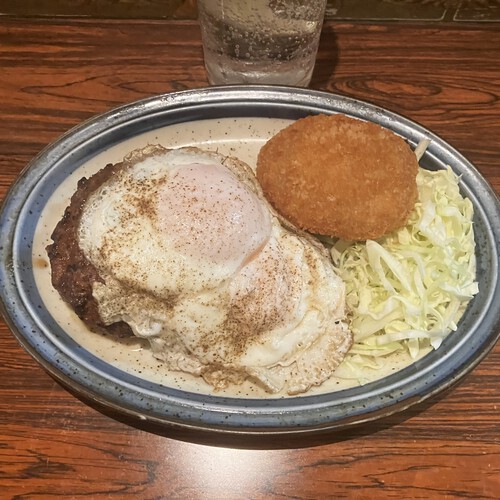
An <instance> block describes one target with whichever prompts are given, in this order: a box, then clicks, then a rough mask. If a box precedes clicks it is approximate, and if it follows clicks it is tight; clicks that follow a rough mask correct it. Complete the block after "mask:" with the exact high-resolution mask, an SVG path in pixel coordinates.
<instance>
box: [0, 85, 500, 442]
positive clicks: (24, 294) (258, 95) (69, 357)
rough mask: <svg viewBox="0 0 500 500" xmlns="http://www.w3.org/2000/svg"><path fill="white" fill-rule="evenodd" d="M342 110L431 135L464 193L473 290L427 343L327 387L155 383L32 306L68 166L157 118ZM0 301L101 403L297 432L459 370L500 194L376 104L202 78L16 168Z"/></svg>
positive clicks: (1, 217)
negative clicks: (36, 248) (455, 320)
mask: <svg viewBox="0 0 500 500" xmlns="http://www.w3.org/2000/svg"><path fill="white" fill-rule="evenodd" d="M317 113H327V114H330V113H344V114H346V115H349V116H352V117H355V118H360V119H363V120H368V121H372V122H375V123H378V124H380V125H382V126H383V127H385V128H388V129H390V130H392V131H393V132H395V133H396V134H398V135H400V136H402V137H403V138H405V139H406V140H407V142H408V143H409V144H410V145H411V146H412V147H415V146H416V144H417V143H418V142H419V141H420V140H422V139H425V138H427V139H430V140H431V144H430V146H429V148H428V149H427V151H426V153H425V155H424V156H423V158H422V159H421V161H420V164H421V166H423V167H424V168H428V169H432V170H434V169H440V168H445V167H446V166H447V165H449V166H451V168H452V169H453V170H454V171H455V172H456V173H457V174H459V175H460V176H461V179H462V180H461V189H462V192H463V193H464V194H465V195H466V196H468V197H469V198H470V199H471V201H472V203H473V204H474V209H475V215H474V227H475V235H476V244H477V248H478V249H480V251H478V252H477V280H478V282H479V289H480V291H479V293H478V295H476V297H475V298H474V299H473V300H472V302H471V303H470V304H469V307H468V308H467V311H466V313H465V315H464V316H463V318H462V320H461V321H460V324H459V327H458V330H457V331H456V332H454V333H453V334H452V335H449V336H448V337H447V338H446V339H445V341H444V342H443V344H442V345H441V347H440V348H439V349H438V350H437V351H433V352H431V353H429V354H427V355H426V356H425V357H423V358H422V359H420V360H418V361H416V362H415V363H413V364H411V365H410V366H408V367H407V368H404V369H402V370H401V371H398V372H396V373H394V374H392V375H389V376H387V377H385V378H383V379H381V380H378V381H375V382H371V383H368V384H366V385H364V386H360V387H355V388H350V389H345V390H340V391H336V392H333V393H327V394H320V395H312V396H301V397H293V398H283V399H277V398H271V399H250V398H231V397H220V396H216V395H204V394H197V393H194V392H187V391H183V390H179V389H173V388H169V387H165V386H163V385H161V384H159V383H155V382H152V381H148V380H145V379H143V378H140V377H137V376H134V375H133V374H130V373H126V372H124V371H123V370H120V369H118V368H117V367H115V366H112V365H111V364H108V363H106V362H105V361H104V360H102V359H100V358H99V357H97V356H95V355H94V354H92V353H90V352H89V351H88V350H86V349H84V348H83V347H82V346H81V345H79V344H78V343H77V342H75V340H74V339H73V338H72V337H70V336H69V335H68V334H67V333H66V332H65V330H64V326H63V325H61V324H60V323H58V322H57V321H56V320H55V319H54V318H53V317H52V316H51V314H50V312H49V311H48V310H47V308H46V307H45V306H44V302H43V300H42V298H41V294H40V291H39V290H38V288H37V285H36V280H35V277H34V270H33V264H32V259H33V251H32V248H33V241H34V237H35V230H36V226H37V221H38V220H39V218H40V216H41V212H42V209H43V208H44V206H45V205H46V203H47V200H48V199H49V198H50V196H51V195H52V194H53V193H54V191H55V190H56V189H57V187H58V185H59V184H60V183H61V182H62V181H63V180H64V179H65V178H67V177H68V176H69V175H71V173H72V172H74V171H75V170H76V169H77V168H78V167H79V166H81V165H82V164H85V163H86V162H88V161H89V160H91V159H92V158H93V157H95V156H96V155H98V154H100V153H102V152H103V151H105V150H107V149H109V148H111V147H113V146H115V145H117V144H119V143H121V142H123V141H125V140H129V139H131V138H134V137H137V136H138V135H140V134H144V133H146V132H149V131H154V130H157V129H160V128H162V127H166V126H172V125H177V124H182V123H187V122H199V121H203V120H207V119H223V118H235V117H236V118H241V117H246V118H250V117H265V118H273V119H286V120H296V119H298V118H301V117H304V116H306V115H310V114H317ZM0 225H1V228H2V240H3V241H2V245H3V249H2V260H1V266H0V287H1V307H2V313H3V315H4V316H5V319H6V321H7V323H8V325H9V327H10V328H11V330H12V332H13V333H14V335H15V336H16V337H17V339H18V340H19V342H20V343H21V345H22V346H23V347H24V348H25V349H26V350H27V351H28V352H29V353H30V354H31V355H32V356H33V357H34V358H35V359H36V360H37V361H38V362H39V363H40V364H41V365H42V366H43V367H44V368H45V369H46V370H47V371H48V372H49V373H50V374H51V375H52V376H53V377H55V378H56V379H57V380H59V381H60V382H61V383H62V384H63V385H65V386H68V387H70V388H71V389H72V390H74V391H76V392H77V393H78V394H81V395H82V396H85V397H87V398H91V400H94V401H96V402H98V403H100V404H103V405H105V406H106V407H108V408H110V409H113V410H118V411H119V412H121V413H123V414H125V415H128V416H132V417H136V418H138V419H140V420H142V421H144V420H150V421H153V422H155V423H159V424H165V425H168V426H181V427H183V428H191V429H210V430H214V431H220V432H228V433H238V434H262V433H270V434H280V433H290V434H294V433H296V434H304V433H312V432H315V431H318V430H323V431H324V430H326V429H337V428H341V427H345V426H348V425H352V424H355V423H361V422H365V421H369V420H373V419H375V418H380V417H382V416H386V415H389V414H392V413H394V412H396V411H399V410H402V409H404V408H407V407H409V406H411V405H413V404H415V403H417V402H421V401H423V400H424V399H426V398H429V397H430V396H432V395H434V394H436V393H437V392H438V391H441V390H443V389H445V388H447V387H449V386H450V385H452V384H453V383H454V382H456V381H457V380H458V379H460V378H461V377H462V376H464V375H465V374H466V373H467V372H469V371H470V370H471V369H472V368H473V367H474V366H475V365H476V364H477V363H478V362H479V361H480V360H481V359H482V358H483V357H484V356H485V355H486V353H487V352H488V351H489V350H490V349H491V348H492V347H493V345H494V344H495V342H496V341H497V339H498V337H499V335H500V331H499V326H500V311H499V308H498V304H500V286H499V281H498V263H499V255H498V248H499V246H500V206H499V201H498V197H497V195H496V194H495V192H494V191H493V189H492V188H491V187H490V185H489V184H488V183H487V182H486V181H485V179H484V178H483V177H482V176H481V175H480V174H479V173H478V171H477V170H476V169H475V168H474V167H473V165H471V163H469V162H468V161H467V160H466V159H465V158H464V157H463V156H462V155H461V154H460V153H458V152H457V151H456V150H455V149H453V148H452V147H451V146H450V145H449V144H447V143H446V142H444V141H443V140H442V139H440V138H439V137H437V136H436V135H435V134H433V133H432V132H430V131H428V130H426V129H425V128H423V127H421V126H419V125H417V124H416V123H414V122H412V121H410V120H408V119H406V118H404V117H402V116H400V115H397V114H395V113H392V112H390V111H387V110H385V109H382V108H379V107H377V106H374V105H371V104H368V103H365V102H361V101H358V100H354V99H350V98H347V97H342V96H339V95H335V94H330V93H326V92H318V91H311V90H308V89H295V88H287V87H269V86H228V87H219V88H218V87H212V88H207V89H198V90H192V91H183V92H177V93H171V94H166V95H160V96H157V97H154V98H150V99H145V100H141V101H138V102H135V103H132V104H129V105H126V106H122V107H120V108H117V109H115V110H112V111H110V112H108V113H105V114H103V115H99V116H97V117H95V118H93V119H91V120H89V121H87V122H85V123H83V124H81V125H79V126H77V127H75V128H74V129H72V130H70V131H69V132H68V133H67V134H65V135H64V136H62V137H61V138H60V139H59V140H57V141H56V142H54V143H53V144H51V145H50V146H48V147H47V148H46V149H45V150H44V151H42V152H41V153H40V154H39V155H38V156H37V157H36V158H34V159H33V160H32V161H31V163H30V164H29V165H28V166H27V167H26V169H25V170H24V171H23V172H22V173H21V174H20V176H19V177H18V179H17V181H16V182H15V183H14V184H13V186H12V187H11V189H10V191H9V194H8V196H7V197H6V199H5V201H4V204H3V207H2V211H1V214H0Z"/></svg>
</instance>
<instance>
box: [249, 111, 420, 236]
mask: <svg viewBox="0 0 500 500" xmlns="http://www.w3.org/2000/svg"><path fill="white" fill-rule="evenodd" d="M417 171H418V162H417V159H416V157H415V154H414V153H413V151H412V150H411V149H410V147H409V145H408V144H407V143H406V142H405V141H404V140H403V139H402V138H401V137H399V136H397V135H395V134H394V133H393V132H391V131H389V130H387V129H385V128H383V127H381V126H379V125H376V124H374V123H370V122H364V121H361V120H357V119H354V118H349V117H347V116H345V115H329V116H327V115H316V116H308V117H306V118H302V119H300V120H297V121H296V122H294V123H293V124H291V125H289V126H288V127H286V128H285V129H283V130H281V131H280V132H278V134H276V135H275V136H274V137H272V138H271V139H270V140H269V141H268V142H267V143H266V144H265V145H264V146H263V147H262V149H261V151H260V153H259V156H258V160H257V178H258V180H259V182H260V184H261V186H262V188H263V190H264V193H265V194H266V196H267V198H268V199H269V201H270V202H271V204H272V205H273V206H274V207H275V208H276V210H277V211H278V212H279V213H281V215H283V216H284V217H286V218H287V219H289V220H290V221H291V222H293V223H294V224H295V225H297V226H298V227H300V228H302V229H305V230H308V231H311V232H313V233H317V234H322V235H328V236H335V237H339V238H343V239H345V240H353V241H354V240H367V239H376V238H379V237H380V236H383V235H384V234H386V233H388V232H390V231H392V230H394V229H397V228H399V227H401V226H403V225H404V224H405V223H406V221H407V219H408V216H409V215H410V212H411V211H412V209H413V207H414V205H415V202H416V200H417V184H416V175H417Z"/></svg>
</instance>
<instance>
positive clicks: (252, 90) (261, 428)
mask: <svg viewBox="0 0 500 500" xmlns="http://www.w3.org/2000/svg"><path fill="white" fill-rule="evenodd" d="M242 96H244V97H245V99H246V100H245V101H244V102H241V98H242ZM228 103H229V104H231V103H232V104H233V106H234V105H236V106H240V107H247V109H248V107H249V106H250V105H255V104H257V103H259V105H264V106H265V105H269V104H271V105H274V106H278V105H280V104H281V105H286V106H288V107H292V108H293V109H294V112H296V109H297V106H298V107H299V108H307V109H309V110H310V109H312V108H314V109H317V110H318V111H319V112H328V111H330V112H346V111H348V110H349V109H350V110H351V111H352V110H353V109H354V110H355V111H356V113H358V114H360V115H363V117H361V116H357V115H356V114H354V115H352V113H349V114H351V115H352V116H356V117H358V118H361V119H370V118H372V119H373V118H375V117H378V118H380V116H384V117H386V118H387V124H388V125H391V124H392V125H393V126H396V125H397V127H396V128H398V127H399V126H401V125H402V126H403V128H404V130H405V131H408V132H410V131H411V134H409V135H410V137H411V139H412V140H413V141H414V142H416V139H417V138H418V137H422V136H429V137H432V138H433V144H432V145H431V147H430V149H429V154H431V155H432V154H440V153H441V154H442V153H443V151H444V152H446V154H447V155H448V156H450V157H453V158H454V159H458V160H459V162H460V163H461V164H462V165H464V166H465V170H464V172H462V174H463V175H466V176H468V178H469V182H471V179H472V180H474V181H476V182H479V183H480V185H481V188H482V189H483V190H484V192H485V193H487V195H488V196H489V201H490V205H491V206H492V207H493V208H496V215H495V220H494V221H492V222H491V225H490V228H493V229H492V231H493V232H492V234H493V236H494V237H495V238H497V248H498V239H499V238H500V237H499V235H498V227H495V226H496V225H498V221H500V215H499V214H500V208H499V201H498V195H497V194H496V193H495V191H494V190H493V188H492V187H491V185H490V184H489V182H488V181H487V180H486V179H485V178H484V177H483V176H482V175H481V174H480V173H479V171H478V170H477V169H476V168H475V167H474V166H473V165H472V164H471V163H470V162H469V161H468V160H467V159H466V158H465V157H464V156H463V155H461V153H459V152H458V151H457V150H456V149H454V148H453V147H452V146H451V145H450V144H448V143H447V142H446V141H444V140H443V139H441V138H440V137H439V136H438V135H436V134H435V133H433V132H431V131H430V130H428V129H426V128H424V127H422V126H421V125H419V124H418V123H417V122H415V121H413V120H410V119H408V118H406V117H404V116H402V115H399V114H397V113H394V112H392V111H389V110H387V109H385V108H381V107H379V106H376V105H374V104H371V103H368V102H366V101H361V100H358V99H354V98H351V97H347V96H342V95H339V94H333V93H329V92H324V91H314V90H310V89H297V88H292V87H279V86H259V85H242V86H239V85H235V86H224V87H208V88H202V89H192V90H185V91H179V92H172V93H168V94H161V95H158V96H152V97H149V98H146V99H141V100H138V101H134V102H132V103H129V104H125V105H122V106H118V107H116V108H113V109H111V110H109V111H107V112H105V113H101V114H98V115H96V116H94V117H91V118H90V119H88V120H85V121H84V122H82V123H80V124H79V125H77V126H75V127H73V128H72V129H70V130H69V131H67V132H66V133H65V134H63V135H62V136H60V137H59V138H58V139H56V140H55V141H54V142H52V143H51V144H49V145H48V146H47V147H45V148H44V149H43V150H42V151H41V152H40V153H39V154H38V155H36V156H35V157H34V158H33V159H32V160H31V161H30V162H29V163H28V164H27V166H26V167H25V168H24V169H23V171H22V172H21V173H20V174H19V176H18V178H17V179H16V181H15V182H14V183H13V184H12V186H11V188H10V190H9V192H8V193H7V196H6V197H5V199H4V201H3V204H2V207H1V209H0V226H1V227H2V228H3V227H4V224H5V226H6V227H8V228H9V234H8V238H9V239H8V241H9V251H8V252H5V251H3V252H2V262H1V266H0V283H2V292H1V294H0V310H1V312H2V314H3V316H4V318H5V321H6V323H7V325H8V326H9V328H10V329H11V331H12V333H13V334H14V336H15V337H16V338H17V340H18V341H19V343H20V344H21V346H22V347H23V348H24V349H25V350H26V351H27V352H29V353H30V354H31V355H32V356H33V357H34V358H35V360H36V361H37V362H38V363H39V364H41V365H42V367H43V368H44V369H45V370H46V371H48V372H49V373H50V374H51V375H52V376H53V377H54V378H56V379H57V380H59V381H60V382H61V383H62V384H63V385H65V386H68V385H69V386H70V387H71V388H72V389H76V390H77V391H78V392H80V393H82V394H85V395H86V396H87V397H89V398H91V399H93V400H95V401H99V402H100V403H101V404H104V406H108V407H111V408H113V409H114V410H118V411H121V412H124V413H126V414H129V415H132V416H135V417H137V418H139V419H140V420H144V419H147V420H151V421H155V422H156V423H160V424H167V425H174V426H181V427H189V428H197V429H199V428H203V429H207V428H208V429H210V430H216V431H218V432H236V433H249V434H252V433H259V434H260V433H269V432H271V433H280V434H281V433H292V434H293V433H304V432H314V431H317V430H324V429H325V428H328V429H333V428H336V429H338V428H342V427H345V426H349V425H353V424H357V423H361V422H366V421H370V420H374V419H376V418H380V415H379V413H380V412H382V413H383V416H387V415H390V414H393V413H395V412H397V411H400V410H403V409H406V408H408V407H409V406H412V405H413V404H415V403H417V402H421V401H423V400H425V399H428V398H430V397H431V396H433V395H434V394H436V393H438V392H441V391H442V390H444V389H446V388H447V387H449V386H450V385H452V384H454V383H455V382H456V381H457V380H458V379H461V378H462V377H463V376H464V375H466V374H467V373H469V372H470V371H471V370H472V369H473V368H474V367H475V366H476V365H477V364H478V363H479V362H480V361H481V360H482V359H483V358H484V357H485V356H486V354H487V353H488V352H489V351H490V350H491V349H492V348H493V346H494V345H495V343H496V341H497V340H498V337H500V331H497V332H495V331H494V330H495V329H496V330H498V327H499V324H500V314H497V317H496V320H495V321H496V323H495V325H496V326H495V325H494V326H493V330H492V333H491V334H490V335H489V336H488V340H489V342H487V343H486V342H483V345H482V351H481V352H480V353H478V352H474V354H475V356H474V357H473V358H472V360H471V359H470V356H469V358H468V361H470V362H469V363H467V365H465V366H460V367H459V368H460V369H458V370H451V373H452V374H451V375H450V376H449V377H448V378H447V380H445V381H440V383H439V384H434V385H433V386H432V387H431V388H429V389H428V390H426V391H425V392H424V393H418V391H416V392H417V393H416V394H413V395H412V398H410V397H408V396H406V397H402V398H399V399H398V398H394V396H393V397H392V399H396V400H395V401H390V404H385V405H382V407H381V408H379V409H378V411H371V412H363V411H362V410H360V409H359V408H358V409H357V410H358V411H359V413H356V412H352V411H351V412H350V413H349V412H347V414H346V415H344V416H342V415H336V416H335V418H333V419H332V418H331V417H332V416H331V415H330V414H327V415H320V416H318V415H316V417H314V418H311V415H309V417H307V415H306V413H303V416H306V419H305V421H304V419H303V418H302V419H301V418H299V416H297V415H295V414H293V412H291V413H290V412H289V414H286V412H284V409H283V407H286V406H290V403H287V402H290V401H292V400H299V399H300V400H301V401H304V403H303V404H299V405H298V407H299V409H298V410H295V411H296V412H297V411H298V412H300V411H301V410H300V407H301V406H304V407H307V403H308V402H311V400H312V399H315V400H316V401H317V404H316V406H315V407H314V408H311V405H309V406H310V407H309V409H305V410H304V412H309V414H311V413H312V412H316V413H318V412H321V411H325V410H326V409H327V408H326V407H325V404H326V403H328V401H326V400H327V399H328V398H327V397H326V396H328V394H326V395H312V396H307V395H306V396H301V397H299V398H286V399H276V398H275V399H256V400H252V399H250V398H249V399H240V398H226V397H223V398H220V397H217V396H211V395H208V396H202V397H201V398H200V397H199V395H196V397H194V398H190V399H189V398H188V401H187V402H188V405H187V406H188V407H187V409H186V408H185V406H186V401H174V400H175V397H174V398H173V399H172V401H170V402H171V403H172V404H173V403H174V402H175V403H178V405H179V407H178V408H177V410H178V413H177V416H176V415H175V412H171V414H169V415H166V416H165V415H161V414H158V413H157V412H152V411H150V412H148V411H146V409H145V408H142V409H141V410H138V409H137V408H134V407H133V405H132V407H128V406H127V404H126V403H125V402H121V403H120V402H118V401H117V400H116V399H109V397H108V398H106V397H105V396H103V395H102V394H101V393H99V392H97V393H96V392H95V391H94V390H92V389H89V387H88V386H87V385H85V384H82V383H81V380H75V379H74V378H72V377H71V376H70V375H69V374H68V373H64V372H61V370H60V368H56V367H55V366H54V364H53V363H50V361H48V360H47V359H45V358H44V357H43V356H42V355H41V353H40V351H39V350H37V349H36V347H35V346H34V345H33V344H32V343H30V342H29V341H28V339H27V338H26V336H25V335H24V334H23V332H22V331H20V329H19V325H18V323H17V322H16V321H15V320H14V319H13V317H12V314H11V309H12V308H11V307H9V305H8V298H7V296H6V295H5V293H4V289H5V284H6V283H10V284H11V286H12V284H14V283H15V282H16V278H15V276H14V274H15V273H14V272H13V273H12V274H9V259H10V264H11V265H12V263H13V262H14V261H15V259H14V256H13V253H12V252H13V248H14V246H15V241H14V236H15V235H14V232H13V231H14V229H15V226H16V224H15V223H16V222H17V218H18V217H19V215H20V214H21V212H22V210H23V208H24V206H25V203H26V201H27V199H28V198H29V196H26V197H24V198H23V194H22V193H23V190H24V189H25V188H26V187H27V186H31V187H33V184H34V185H35V186H36V185H37V184H38V182H39V181H40V178H42V177H43V176H44V175H45V174H47V172H48V169H49V168H50V166H51V165H54V160H55V159H57V158H61V155H62V154H63V153H64V154H65V155H71V154H72V153H73V152H74V148H73V149H72V148H71V143H72V142H77V143H78V147H79V148H81V147H84V146H85V143H86V142H87V141H90V142H91V141H92V137H94V138H95V137H99V134H100V133H104V132H105V131H108V133H109V131H110V130H111V129H113V128H117V129H120V127H123V126H124V124H128V126H132V125H133V122H134V120H136V119H137V120H139V121H140V120H144V119H145V117H148V116H149V117H151V116H155V115H157V114H158V113H159V114H161V113H162V112H163V111H165V110H167V112H177V113H179V112H180V114H181V117H182V116H184V115H183V114H182V113H183V111H186V113H187V114H188V115H189V112H190V111H193V109H194V110H195V111H196V109H195V108H197V107H201V108H203V107H207V106H214V105H215V104H226V105H228ZM234 103H236V104H234ZM339 108H340V110H339ZM351 108H352V109H351ZM179 110H180V111H179ZM383 126H385V125H383ZM156 128H157V127H156ZM388 128H389V127H388ZM391 129H392V128H391ZM107 147H110V146H109V144H108V145H107V146H106V148H107ZM101 150H102V149H101ZM436 151H437V153H436ZM445 156H446V155H445ZM30 176H31V177H30ZM12 206H14V207H16V214H15V215H16V216H15V217H12V216H10V220H9V215H8V214H7V212H8V208H9V207H12ZM480 207H481V208H483V207H482V205H480ZM475 208H476V205H475ZM490 208H491V207H490ZM484 216H485V215H484ZM495 221H496V224H495ZM495 229H496V231H495ZM2 232H3V231H2ZM2 249H3V250H5V248H4V243H2ZM493 250H496V249H495V248H493ZM496 255H497V259H496V265H497V273H496V276H497V281H496V288H495V290H494V295H495V297H497V296H500V295H499V293H500V292H499V290H498V289H499V286H498V252H497V254H496ZM13 279H14V281H12V280H13ZM490 299H491V300H493V295H492V296H491V297H490ZM491 300H490V302H491ZM494 319H495V318H494ZM35 323H36V322H34V323H32V324H31V328H36V324H35ZM33 325H35V326H33ZM108 366H110V365H108ZM411 366H413V365H411ZM404 370H406V368H405V369H404ZM413 370H415V368H413ZM417 372H418V370H417ZM390 377H393V375H391V376H390ZM386 379H387V377H386V378H384V379H382V380H386ZM371 384H373V383H371ZM371 384H369V385H371ZM364 387H366V386H362V387H360V388H357V389H360V390H361V391H362V390H363V388H364ZM174 391H176V390H174ZM345 391H351V389H347V390H344V391H339V392H336V393H329V394H337V395H338V394H339V393H344V392H345ZM178 392H183V391H178ZM174 396H175V395H174ZM207 398H208V401H207ZM347 399H348V398H347ZM389 399H391V398H389ZM193 400H198V401H197V403H198V404H199V405H200V406H199V408H198V410H199V411H198V412H195V413H196V415H193V414H192V413H193V409H192V407H190V406H189V403H190V404H191V405H192V404H193V403H194V401H193ZM226 401H231V402H232V403H233V404H234V403H235V402H236V401H237V402H238V404H236V408H237V407H238V406H243V407H244V408H245V409H247V410H252V409H254V410H255V407H254V406H252V405H250V406H248V404H247V405H245V404H244V403H243V404H240V403H242V402H245V401H246V402H247V403H248V402H252V401H258V402H259V404H260V405H261V407H262V408H263V410H262V411H260V413H258V414H257V413H256V411H253V412H252V411H248V412H247V414H246V415H245V414H242V412H241V410H240V412H239V413H238V411H237V410H236V415H234V414H233V415H232V417H231V416H230V418H229V419H227V418H226V419H222V420H221V416H222V413H224V411H226V412H229V413H230V410H233V411H235V410H234V408H235V407H234V406H233V407H231V406H224V405H225V402H226ZM329 402H330V403H331V400H330V401H329ZM273 404H274V405H275V406H277V409H275V410H274V412H273V411H271V410H272V405H273ZM207 405H208V406H210V405H212V406H213V408H209V407H207ZM258 406H259V405H257V407H258ZM326 406H328V405H327V404H326ZM183 409H186V414H184V413H182V410H183ZM285 409H286V408H285ZM179 412H180V413H179ZM283 412H284V413H285V415H283ZM326 413H328V412H326ZM188 414H191V415H188ZM230 415H231V414H230ZM233 417H234V418H233ZM308 418H309V423H308ZM266 419H267V420H266ZM269 419H271V420H269Z"/></svg>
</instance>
